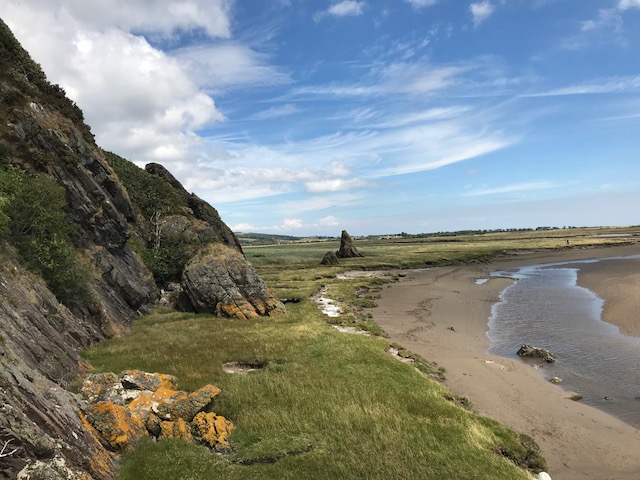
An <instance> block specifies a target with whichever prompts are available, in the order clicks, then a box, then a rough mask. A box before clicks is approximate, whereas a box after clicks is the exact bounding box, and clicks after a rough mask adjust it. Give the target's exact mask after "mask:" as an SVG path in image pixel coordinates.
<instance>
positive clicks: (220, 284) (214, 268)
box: [0, 20, 281, 479]
mask: <svg viewBox="0 0 640 480" xmlns="http://www.w3.org/2000/svg"><path fill="white" fill-rule="evenodd" d="M0 120H2V121H1V122H0V147H2V151H1V152H0V153H2V154H3V158H2V159H0V160H2V161H4V160H5V157H6V158H9V159H10V161H11V163H12V164H13V166H14V168H18V169H20V170H21V171H23V172H29V173H32V174H37V175H46V176H48V177H50V178H53V179H55V181H56V182H57V184H58V185H60V186H63V187H64V191H65V194H66V200H67V208H66V217H67V218H68V219H70V220H71V221H72V223H73V224H74V225H75V232H74V235H73V245H72V246H73V248H74V250H75V252H76V253H77V254H78V256H79V257H82V259H83V261H84V262H86V264H87V266H88V270H87V275H86V278H84V279H83V280H84V283H85V284H86V286H87V288H88V290H89V291H90V292H91V293H92V297H91V300H90V301H88V302H86V304H85V305H84V306H77V307H76V306H74V307H73V308H74V311H70V310H69V309H67V308H66V307H65V306H64V305H62V304H61V303H60V302H59V300H58V299H57V298H56V297H55V296H54V295H53V294H52V293H51V291H50V290H49V289H48V288H47V285H46V284H45V283H44V281H43V280H42V279H41V278H40V277H39V276H38V275H37V274H35V273H33V272H32V271H30V270H27V269H26V268H25V266H24V264H23V262H22V261H21V260H20V259H19V256H18V253H17V251H16V250H15V248H14V246H12V244H11V241H5V240H2V239H1V238H0V451H1V450H2V449H3V448H4V453H3V454H2V456H1V457H0V479H5V478H6V479H9V478H16V477H19V478H23V479H30V478H33V479H36V478H38V479H41V478H46V479H89V478H94V479H107V478H112V477H113V475H114V472H115V469H116V467H117V457H116V456H115V455H114V452H113V450H114V448H113V446H110V445H109V444H108V442H105V440H104V438H102V437H101V436H100V435H97V434H96V431H95V429H93V428H92V427H91V426H90V425H89V423H88V422H87V419H86V417H85V416H83V415H82V414H81V411H82V410H83V409H84V408H85V405H84V403H83V400H82V399H80V398H79V397H78V396H77V395H75V394H73V393H71V392H70V391H68V388H69V387H70V385H71V383H72V382H74V381H76V380H77V378H78V377H79V376H80V375H83V374H85V373H86V371H87V369H88V368H89V366H88V365H87V364H86V363H85V362H84V361H83V360H82V359H81V358H80V357H79V355H78V353H77V351H78V350H79V349H82V348H85V347H87V346H89V345H91V344H92V343H94V342H97V341H100V340H102V339H104V338H107V337H110V336H113V335H118V334H124V333H126V332H127V330H128V328H129V327H130V325H131V322H132V321H133V320H134V319H135V318H136V317H137V316H138V315H140V314H141V313H144V312H147V311H149V310H150V309H151V308H152V307H153V306H154V305H155V304H156V302H157V300H158V299H159V296H160V290H159V288H158V286H157V285H156V283H155V281H154V277H153V275H152V274H151V272H150V270H149V269H148V268H147V267H146V266H145V265H144V264H143V263H142V261H141V260H140V257H139V256H138V255H136V254H134V253H133V252H132V250H131V248H130V245H129V242H128V239H129V237H130V235H133V236H135V238H136V239H138V238H144V236H145V229H146V228H147V227H146V225H144V226H143V225H141V224H140V214H139V210H138V207H137V206H136V205H135V204H133V203H132V201H131V200H130V197H129V194H128V192H127V191H126V189H125V188H124V187H123V184H122V183H121V181H120V179H119V178H118V176H117V175H116V174H115V172H114V170H113V169H112V167H111V166H110V164H109V163H108V162H107V161H106V158H105V153H104V152H103V151H102V150H101V149H100V148H98V147H97V146H96V144H95V142H94V139H93V135H92V134H91V131H90V129H89V127H88V126H87V125H85V123H84V120H83V115H82V112H81V111H80V110H79V109H78V108H77V106H76V105H75V104H74V103H73V102H71V101H70V100H68V99H67V98H66V97H65V95H64V91H62V89H60V88H59V87H57V86H55V85H51V84H50V83H49V82H48V81H47V80H46V77H45V76H44V73H43V72H42V71H41V69H40V67H39V66H38V65H37V64H35V63H34V62H33V61H32V60H31V59H30V58H29V55H28V54H27V53H26V52H25V51H24V50H23V49H22V47H21V46H20V45H19V44H18V42H17V41H16V40H15V38H14V37H13V35H12V34H11V32H10V30H9V29H8V27H7V26H6V25H5V24H4V23H3V22H2V21H1V20H0ZM0 167H1V165H0ZM149 170H150V171H152V172H153V174H154V175H158V176H160V177H161V178H163V179H164V180H165V181H167V182H169V183H170V184H171V185H172V186H173V187H174V188H176V189H177V190H178V191H179V192H180V194H181V195H183V196H184V198H185V199H186V201H187V204H188V207H189V208H188V210H189V211H185V213H184V216H181V215H175V216H167V217H165V218H163V222H165V223H166V225H165V227H166V229H167V231H171V230H172V229H173V231H175V232H177V234H178V235H185V236H188V235H195V236H196V237H198V239H199V241H202V242H204V240H203V239H206V241H207V242H209V241H212V242H216V244H218V245H220V248H224V249H225V250H224V253H220V252H219V253H218V254H215V255H212V254H211V252H210V251H209V250H207V251H205V252H204V253H203V255H200V256H199V257H198V258H200V260H197V261H196V260H195V259H194V261H193V262H192V263H190V265H191V269H190V270H189V271H188V272H185V278H188V279H189V280H188V281H186V282H185V284H184V287H185V291H187V292H188V296H186V297H185V296H184V295H183V296H182V297H183V298H188V302H187V303H188V306H189V308H194V309H198V311H209V312H218V313H220V314H225V315H236V316H238V317H240V318H251V317H252V316H255V315H266V314H270V313H271V312H274V311H277V310H279V309H280V308H281V304H280V303H279V302H278V301H277V299H275V297H274V296H273V295H272V294H271V292H270V291H269V290H268V289H267V288H266V287H265V286H264V283H263V282H262V281H261V280H260V279H259V277H257V275H256V274H255V271H253V270H252V269H251V267H250V266H249V265H248V264H247V263H246V261H245V260H244V257H243V255H242V250H241V248H240V244H239V242H238V240H237V238H236V237H235V235H234V234H233V232H231V230H230V229H229V228H228V227H227V226H226V225H224V223H223V222H222V220H220V217H219V215H218V213H217V212H216V210H215V209H214V208H213V207H211V206H209V205H208V204H206V202H204V201H203V200H201V199H199V198H198V197H196V196H195V195H192V194H189V193H187V192H186V191H185V190H184V188H182V186H181V185H180V184H179V183H178V182H177V180H175V178H173V176H171V174H169V173H168V172H167V171H166V170H164V169H163V168H162V167H161V166H159V165H151V166H149ZM0 196H1V195H0ZM1 203H2V202H0V204H1ZM207 252H209V253H207ZM225 256H226V257H228V258H225ZM207 259H211V260H212V261H213V262H214V263H213V264H212V265H211V266H209V267H207V266H206V265H205V263H206V261H207ZM215 262H217V263H215ZM223 272H224V273H223ZM205 279H207V280H205ZM207 282H210V283H207ZM199 289H202V293H200V292H199ZM213 290H215V291H216V292H217V293H216V294H215V295H214V294H212V293H211V291H213ZM241 298H243V299H245V300H244V303H243V300H242V299H241ZM204 413H205V414H208V412H204ZM216 422H217V423H216ZM210 424H212V425H214V427H215V425H217V424H220V420H219V419H216V418H215V417H212V418H209V417H206V418H205V417H203V418H200V419H199V422H198V425H200V427H198V428H196V427H193V428H194V429H195V430H194V431H196V430H197V431H198V432H200V433H199V434H198V435H201V436H203V438H204V436H206V435H208V433H207V432H209V434H210V432H211V430H210V429H209V430H207V428H208V427H207V426H211V425H210ZM218 426H220V427H221V424H220V425H218ZM161 427H162V425H161ZM162 428H164V429H165V430H166V431H167V432H169V430H171V431H172V432H174V433H175V435H177V434H178V433H176V432H179V431H181V426H180V425H177V426H176V425H165V426H164V427H162ZM198 429H199V430H198ZM190 432H191V430H190ZM167 435H168V433H167ZM227 435H228V432H227ZM5 447H6V448H5Z"/></svg>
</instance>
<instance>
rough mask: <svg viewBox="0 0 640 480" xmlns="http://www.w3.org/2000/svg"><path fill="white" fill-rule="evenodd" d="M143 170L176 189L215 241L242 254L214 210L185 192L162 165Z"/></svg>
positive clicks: (228, 229)
mask: <svg viewBox="0 0 640 480" xmlns="http://www.w3.org/2000/svg"><path fill="white" fill-rule="evenodd" d="M144 168H145V170H146V171H147V172H149V173H151V174H153V175H156V176H158V177H160V178H162V179H163V180H165V181H166V182H167V183H169V185H171V186H172V187H173V188H174V189H176V190H177V191H178V193H179V194H180V195H181V196H182V197H183V198H184V199H185V200H186V201H187V205H188V206H189V208H190V209H191V211H192V212H193V216H194V217H195V218H196V219H198V220H201V221H203V222H205V223H206V224H207V225H209V227H210V228H211V233H212V234H213V236H214V238H215V239H216V240H217V241H219V242H221V243H223V244H224V245H227V246H228V247H231V248H234V249H235V250H238V251H239V252H241V253H242V247H241V246H240V241H239V240H238V237H236V235H235V233H233V231H231V229H230V228H229V227H228V226H227V225H226V224H225V223H224V222H223V221H222V219H221V218H220V215H219V214H218V211H217V210H216V209H215V208H213V207H212V206H211V205H209V204H208V203H207V202H205V201H204V200H202V199H201V198H200V197H198V196H197V195H196V194H195V193H189V192H187V190H185V188H184V187H183V186H182V184H181V183H180V182H179V181H178V180H177V179H176V178H175V177H174V176H173V175H172V174H171V173H170V172H169V171H168V170H167V169H166V168H164V167H163V166H162V165H160V164H158V163H149V164H147V165H146V166H145V167H144Z"/></svg>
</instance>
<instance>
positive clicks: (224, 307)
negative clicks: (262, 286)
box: [216, 299, 259, 320]
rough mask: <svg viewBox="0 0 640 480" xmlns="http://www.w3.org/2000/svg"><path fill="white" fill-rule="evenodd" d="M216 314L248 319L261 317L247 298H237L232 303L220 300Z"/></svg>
mask: <svg viewBox="0 0 640 480" xmlns="http://www.w3.org/2000/svg"><path fill="white" fill-rule="evenodd" d="M216 315H219V316H223V317H231V318H238V319H240V320H248V319H250V318H258V317H259V315H258V313H257V312H256V310H255V309H254V308H253V307H252V306H251V304H250V303H249V302H247V301H246V300H245V299H236V300H235V301H234V302H232V303H230V304H225V303H222V302H219V303H218V304H217V305H216Z"/></svg>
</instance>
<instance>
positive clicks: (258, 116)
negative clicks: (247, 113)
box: [250, 103, 300, 120]
mask: <svg viewBox="0 0 640 480" xmlns="http://www.w3.org/2000/svg"><path fill="white" fill-rule="evenodd" d="M299 111H300V109H299V108H298V107H297V106H296V105H294V104H293V103H287V104H286V105H281V106H279V107H271V108H267V109H266V110H262V111H261V112H258V113H255V114H253V115H251V117H250V119H251V120H268V119H271V118H279V117H286V116H288V115H293V114H294V113H298V112H299Z"/></svg>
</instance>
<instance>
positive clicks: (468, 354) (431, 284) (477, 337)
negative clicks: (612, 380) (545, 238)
mask: <svg viewBox="0 0 640 480" xmlns="http://www.w3.org/2000/svg"><path fill="white" fill-rule="evenodd" d="M638 253H640V244H634V245H628V246H622V247H604V248H589V249H575V250H574V249H565V250H560V251H551V252H549V251H539V252H524V253H514V254H510V255H505V256H502V257H499V258H497V259H495V260H494V261H492V262H491V263H490V264H487V265H464V266H451V267H436V268H431V269H427V270H424V271H411V272H410V273H409V274H408V275H407V277H405V278H404V279H403V280H402V281H401V282H399V283H396V284H391V285H389V286H387V287H386V288H384V289H383V290H382V292H381V293H382V298H381V299H380V300H379V301H378V307H376V308H374V309H372V310H371V312H372V314H373V316H374V320H375V321H376V323H378V324H379V325H380V326H381V327H382V328H383V329H384V330H385V331H386V332H387V333H388V334H389V335H390V337H391V340H392V341H395V342H398V343H400V344H402V345H403V346H404V347H406V348H408V349H409V350H411V351H413V352H415V353H417V354H419V355H421V356H423V357H424V358H426V359H429V360H433V361H436V362H437V363H438V364H439V365H440V366H442V367H444V368H445V369H446V372H447V373H446V377H447V379H446V381H445V382H444V384H445V386H447V387H448V388H449V389H450V390H452V391H453V392H454V393H455V394H457V395H464V396H467V397H469V399H470V400H471V403H472V404H473V406H474V409H475V410H476V411H477V412H478V413H479V414H482V415H486V416H488V417H490V418H493V419H495V420H497V421H499V422H501V423H503V424H505V425H507V426H510V427H511V428H513V429H515V430H516V431H519V432H523V433H527V434H529V435H531V436H532V437H534V438H535V440H536V442H537V443H538V445H539V446H540V448H541V450H542V453H543V454H544V456H545V457H546V458H547V461H548V462H549V473H550V474H551V476H552V478H553V479H554V480H574V479H575V480H577V479H593V480H617V479H619V480H627V479H629V480H630V479H636V478H638V476H639V475H640V458H638V456H637V452H638V451H640V430H637V429H635V428H634V427H632V426H630V425H628V424H626V423H624V422H622V421H621V420H619V419H617V418H615V417H613V416H611V415H609V414H606V413H604V412H602V411H600V410H597V409H596V408H594V407H589V406H587V405H584V404H581V403H580V402H574V401H572V400H570V397H571V392H567V391H565V390H563V389H562V388H560V387H559V386H556V385H553V384H551V383H549V382H547V381H545V380H544V378H543V377H542V375H540V372H538V371H537V369H535V368H532V366H530V365H528V364H526V363H524V362H522V361H520V360H513V359H508V358H502V357H497V356H493V355H489V354H487V353H486V351H487V349H488V348H489V346H490V341H489V338H488V337H487V335H486V333H487V330H488V319H489V317H490V315H491V307H492V306H493V305H494V304H495V303H497V302H498V301H499V295H500V293H501V292H502V291H503V290H504V289H505V288H506V287H508V286H509V285H510V284H512V282H513V280H511V279H507V278H496V277H490V276H489V274H490V273H491V272H493V271H496V270H503V269H508V268H514V267H518V266H523V265H532V264H541V263H550V262H556V261H562V262H565V261H566V262H570V261H572V260H582V259H588V258H601V257H611V256H628V255H635V254H638ZM607 263H609V262H607ZM588 265H589V266H591V267H592V269H591V270H592V271H589V272H586V273H585V274H584V275H580V276H579V284H580V285H581V286H585V287H586V288H590V287H587V284H588V283H589V282H595V283H598V284H601V283H602V279H603V278H610V279H611V278H615V272H610V273H603V272H602V271H596V267H595V266H594V265H593V264H588ZM584 266H586V265H581V268H582V267H584ZM600 267H602V264H601V265H600ZM619 268H622V267H619ZM600 270H602V268H600ZM585 271H586V269H585ZM629 274H630V275H633V272H632V270H631V273H629ZM603 275H605V277H603ZM479 278H488V279H489V280H488V281H487V282H486V283H483V284H481V285H478V284H476V283H475V280H476V279H479ZM635 279H636V280H637V281H638V282H639V283H638V284H637V285H638V286H639V287H640V275H638V276H637V278H635ZM608 283H610V289H615V288H619V287H620V286H621V285H622V283H624V280H623V281H622V283H621V282H620V281H614V280H611V281H610V282H608ZM583 284H584V285H583ZM625 285H626V283H625ZM590 289H591V288H590ZM597 290H598V289H597V288H594V289H593V291H595V292H596V293H597V294H598V295H601V294H602V295H607V293H606V292H604V291H602V290H601V291H600V292H598V291H597ZM603 298H604V297H603ZM607 300H609V299H607ZM639 301H640V299H639ZM614 303H615V302H613V301H611V306H612V305H614ZM622 303H624V302H623V299H622V297H621V299H620V300H619V301H618V303H617V304H618V305H620V304H622ZM609 310H610V309H609ZM609 310H605V312H607V315H609V313H610V312H609ZM607 318H609V317H607ZM611 318H612V317H611ZM449 327H454V329H455V332H454V331H452V330H450V329H449ZM623 331H625V330H623Z"/></svg>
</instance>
